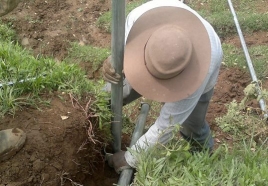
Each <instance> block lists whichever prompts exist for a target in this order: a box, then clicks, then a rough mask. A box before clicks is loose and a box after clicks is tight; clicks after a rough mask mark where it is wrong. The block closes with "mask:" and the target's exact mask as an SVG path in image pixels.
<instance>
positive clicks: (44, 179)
mask: <svg viewBox="0 0 268 186" xmlns="http://www.w3.org/2000/svg"><path fill="white" fill-rule="evenodd" d="M41 180H43V182H47V181H49V174H47V173H43V174H42V177H41Z"/></svg>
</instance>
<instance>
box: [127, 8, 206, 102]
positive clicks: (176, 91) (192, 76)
mask: <svg viewBox="0 0 268 186" xmlns="http://www.w3.org/2000/svg"><path fill="white" fill-rule="evenodd" d="M167 24H169V25H170V24H172V25H177V26H179V27H180V28H181V29H183V30H185V31H186V33H187V35H188V36H189V39H190V40H191V41H192V45H193V56H192V58H191V61H190V63H189V64H188V65H187V67H186V68H185V69H184V70H183V71H182V72H181V73H180V74H179V75H178V76H175V77H174V78H172V79H168V80H162V79H157V78H155V77H154V76H152V75H151V74H150V73H149V72H148V70H147V68H146V66H145V62H144V47H145V45H146V42H147V41H148V38H149V37H150V36H151V34H152V33H153V32H154V31H155V30H157V29H158V28H160V27H162V26H164V25H167ZM210 61H211V45H210V40H209V36H208V33H207V31H206V28H205V27H204V25H203V23H202V22H201V21H200V19H199V18H198V17H197V16H196V15H194V14H193V13H191V12H190V11H188V10H186V9H183V8H179V7H158V8H154V9H151V10H149V11H147V12H146V13H144V14H143V15H142V16H141V17H139V18H138V19H137V21H136V22H135V23H134V25H133V26H132V28H131V30H130V33H129V35H128V38H127V42H126V47H125V53H124V73H125V75H126V78H127V80H128V82H129V83H130V85H131V86H132V87H133V88H134V89H135V90H136V91H137V92H138V93H139V94H141V95H143V96H144V97H146V98H148V99H152V100H156V101H160V102H174V101H179V100H182V99H184V98H187V97H189V96H190V95H191V94H193V93H194V92H195V91H196V90H197V89H198V88H199V87H200V85H201V84H202V82H203V81H204V79H205V78H206V75H207V74H208V70H209V66H210Z"/></svg>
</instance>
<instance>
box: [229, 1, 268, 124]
mask: <svg viewBox="0 0 268 186" xmlns="http://www.w3.org/2000/svg"><path fill="white" fill-rule="evenodd" d="M228 3H229V7H230V9H231V12H232V14H233V16H234V22H235V25H236V29H237V32H238V35H239V38H240V41H241V44H242V47H243V50H244V54H245V56H246V60H247V64H248V67H249V71H250V75H251V78H252V81H253V82H254V83H255V85H256V91H257V93H258V95H262V92H261V89H260V86H259V82H258V79H257V76H256V74H255V70H254V67H253V65H252V61H251V59H250V56H249V52H248V49H247V46H246V42H245V39H244V37H243V34H242V31H241V28H240V25H239V22H238V19H237V16H236V13H235V10H234V7H233V4H232V1H231V0H228ZM259 104H260V107H261V110H262V111H263V113H264V118H265V119H267V117H268V114H267V109H266V104H265V101H264V100H263V99H260V100H259Z"/></svg>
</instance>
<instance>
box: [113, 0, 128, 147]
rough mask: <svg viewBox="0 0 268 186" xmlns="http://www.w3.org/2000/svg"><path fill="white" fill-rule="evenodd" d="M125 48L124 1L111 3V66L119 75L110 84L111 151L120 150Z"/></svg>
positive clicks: (116, 0) (115, 0) (119, 0)
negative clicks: (119, 76) (111, 116)
mask: <svg viewBox="0 0 268 186" xmlns="http://www.w3.org/2000/svg"><path fill="white" fill-rule="evenodd" d="M124 46H125V0H113V1H112V65H113V67H114V68H115V71H116V73H118V74H120V75H121V80H120V82H119V83H118V84H112V88H111V110H112V113H113V118H112V127H111V130H112V135H113V140H114V141H113V151H114V152H118V151H120V150H121V134H122V107H123V80H122V70H123V60H124Z"/></svg>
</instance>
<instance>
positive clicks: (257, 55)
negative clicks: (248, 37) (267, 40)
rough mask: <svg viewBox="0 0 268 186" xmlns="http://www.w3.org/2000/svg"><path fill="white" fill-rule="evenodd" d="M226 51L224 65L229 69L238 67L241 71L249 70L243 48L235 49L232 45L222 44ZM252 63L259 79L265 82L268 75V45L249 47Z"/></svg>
mask: <svg viewBox="0 0 268 186" xmlns="http://www.w3.org/2000/svg"><path fill="white" fill-rule="evenodd" d="M222 48H223V51H224V60H223V64H224V65H226V66H227V67H230V68H232V67H238V68H241V69H245V70H247V69H248V63H247V60H246V57H245V54H244V51H243V49H242V48H241V47H239V48H238V47H235V46H234V45H231V44H225V43H223V44H222ZM247 49H248V53H249V56H250V60H251V63H252V65H253V67H254V71H255V73H256V76H257V77H258V79H260V80H263V79H265V78H266V77H267V75H268V68H267V67H268V56H267V55H266V54H267V52H268V46H267V45H258V46H254V45H253V46H250V47H247Z"/></svg>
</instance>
